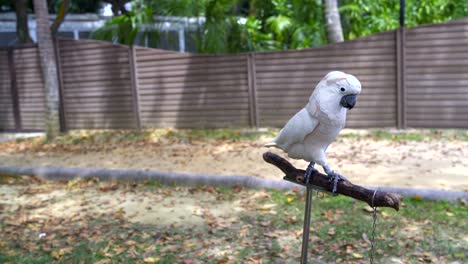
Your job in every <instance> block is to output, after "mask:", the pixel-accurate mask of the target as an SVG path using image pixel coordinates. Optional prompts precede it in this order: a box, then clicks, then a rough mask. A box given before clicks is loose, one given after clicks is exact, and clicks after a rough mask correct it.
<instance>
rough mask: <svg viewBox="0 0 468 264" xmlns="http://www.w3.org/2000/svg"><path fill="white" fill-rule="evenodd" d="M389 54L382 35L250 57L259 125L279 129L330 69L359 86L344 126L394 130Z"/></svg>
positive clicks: (390, 36)
mask: <svg viewBox="0 0 468 264" xmlns="http://www.w3.org/2000/svg"><path fill="white" fill-rule="evenodd" d="M395 52H396V51H395V33H394V32H387V33H383V34H377V35H374V36H371V37H366V38H363V39H360V40H357V41H350V42H346V43H340V44H335V45H329V46H325V47H322V48H317V49H308V50H300V51H287V52H275V53H258V54H256V55H255V57H256V58H255V61H256V69H257V73H256V74H257V93H258V111H259V116H260V126H282V125H284V124H285V122H287V121H288V119H289V118H290V117H291V116H292V115H294V113H295V112H297V110H298V109H300V108H302V107H304V105H305V104H306V103H307V101H308V98H309V96H310V94H311V93H312V91H313V90H314V88H315V86H316V84H317V83H318V82H319V81H320V80H321V79H322V78H323V77H324V76H325V75H326V74H327V73H328V72H330V71H333V70H340V71H344V72H347V73H351V74H353V75H355V76H357V77H358V79H359V80H360V81H361V83H362V86H363V90H362V94H361V95H360V96H359V99H358V104H357V105H356V108H355V109H353V110H352V111H349V112H348V120H347V125H348V126H350V127H392V126H395V125H396V114H395V112H396V83H395V76H396V63H395V61H396V60H395Z"/></svg>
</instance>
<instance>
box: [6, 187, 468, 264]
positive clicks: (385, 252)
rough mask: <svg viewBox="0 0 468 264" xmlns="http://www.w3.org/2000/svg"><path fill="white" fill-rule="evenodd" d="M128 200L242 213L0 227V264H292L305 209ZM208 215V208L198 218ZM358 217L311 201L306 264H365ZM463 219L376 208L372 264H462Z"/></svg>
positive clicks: (242, 197)
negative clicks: (181, 220) (209, 218)
mask: <svg viewBox="0 0 468 264" xmlns="http://www.w3.org/2000/svg"><path fill="white" fill-rule="evenodd" d="M86 188H91V187H86ZM122 188H123V187H122ZM175 188H177V189H175ZM54 189H57V188H54ZM131 190H132V192H138V191H139V190H142V191H143V190H144V191H148V190H150V191H151V190H154V191H170V192H171V193H172V195H175V194H176V193H177V192H184V190H187V192H186V193H198V194H203V195H207V196H210V195H211V196H213V197H215V199H214V201H216V203H219V202H228V203H230V202H232V203H233V204H234V203H235V202H239V201H240V202H241V203H240V204H241V205H242V206H243V208H244V209H245V210H244V211H242V212H241V213H239V215H238V216H237V218H235V219H234V220H233V221H232V222H230V223H228V224H226V223H224V224H223V223H222V219H221V220H218V223H215V224H213V223H211V224H205V225H201V226H190V225H189V224H187V225H171V226H161V225H158V223H157V222H155V223H154V224H139V223H132V222H128V221H126V220H125V219H124V218H122V217H116V216H113V215H109V214H102V215H85V216H83V217H82V218H80V219H78V220H77V219H75V220H73V221H72V220H70V219H63V222H61V224H60V226H53V227H50V226H47V222H46V223H43V224H42V225H40V224H39V225H38V224H26V225H24V226H11V225H9V224H7V223H5V222H4V219H2V218H0V232H1V233H0V243H1V247H0V263H142V262H144V261H146V262H149V263H151V262H154V263H183V261H189V260H195V261H196V262H197V261H198V262H202V263H225V262H223V261H226V263H246V262H248V261H253V260H260V259H261V260H263V261H264V263H276V262H278V261H285V263H297V262H298V259H299V256H300V243H301V229H302V224H303V222H302V220H303V208H304V194H303V193H301V192H284V191H277V190H269V191H263V190H246V189H242V188H230V187H222V188H213V187H197V188H187V187H165V186H160V185H158V184H153V183H151V182H148V183H145V184H143V185H138V186H137V187H135V186H133V187H132V189H131ZM258 194H261V195H258ZM252 197H255V198H252ZM154 206H158V205H157V204H155V205H154ZM210 206H211V204H210V203H207V204H206V205H205V208H208V209H209V208H210ZM365 207H366V205H365V204H364V203H362V202H359V201H355V200H352V199H349V198H347V197H343V196H338V197H330V196H325V197H317V196H315V195H314V197H313V207H312V225H311V227H312V231H311V244H310V250H311V251H310V252H309V256H310V257H311V262H314V263H331V262H342V263H352V262H367V260H366V259H367V258H368V251H369V244H368V241H367V240H366V239H365V237H366V236H367V237H368V238H370V236H371V227H372V213H371V212H369V211H367V210H364V208H365ZM259 208H260V209H259ZM262 208H263V209H262ZM265 208H266V209H265ZM175 209H176V208H175ZM187 213H188V214H190V213H191V212H187ZM466 219H468V210H467V209H466V205H465V203H464V202H447V201H429V200H422V199H421V198H419V197H414V198H407V199H404V200H403V206H402V207H401V209H400V211H399V212H396V211H394V210H393V209H389V208H379V211H378V219H377V239H376V243H377V245H376V260H377V263H391V261H390V260H391V259H392V258H393V259H399V260H401V261H404V262H405V261H406V262H405V263H418V262H420V261H428V260H429V259H431V260H432V261H434V262H436V263H447V262H452V261H459V262H460V263H462V262H464V261H466V256H465V254H466V253H465V252H467V251H468V244H467V241H466ZM207 223H208V222H207ZM45 227H47V228H52V229H53V230H54V231H53V232H52V231H50V233H49V234H48V236H50V235H52V234H53V235H54V237H53V239H49V240H41V239H38V238H37V234H38V233H39V232H41V231H40V230H42V228H45Z"/></svg>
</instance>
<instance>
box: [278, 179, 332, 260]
mask: <svg viewBox="0 0 468 264" xmlns="http://www.w3.org/2000/svg"><path fill="white" fill-rule="evenodd" d="M283 180H286V181H289V182H292V183H295V184H298V185H302V186H305V187H306V190H307V191H306V197H305V202H306V204H305V208H304V228H303V230H302V249H301V264H307V249H308V248H309V233H310V214H311V211H312V192H313V190H317V191H319V192H324V193H329V194H331V195H333V196H336V195H337V194H336V193H331V192H329V191H327V190H325V189H323V188H321V187H318V186H315V185H313V184H310V183H309V184H305V183H303V182H299V181H296V180H294V179H291V178H288V177H287V176H285V177H284V178H283Z"/></svg>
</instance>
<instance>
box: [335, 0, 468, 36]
mask: <svg viewBox="0 0 468 264" xmlns="http://www.w3.org/2000/svg"><path fill="white" fill-rule="evenodd" d="M399 10H400V2H399V1H394V0H384V1H372V0H344V1H342V2H341V6H340V8H339V11H340V15H341V20H342V24H343V32H344V37H345V39H347V40H350V39H354V38H358V37H362V36H366V35H370V34H374V33H378V32H382V31H387V30H392V29H396V28H398V27H399V17H400V13H399V12H400V11H399ZM464 16H468V2H467V1H460V0H407V1H406V12H405V20H406V26H409V27H413V26H418V25H422V24H428V23H441V22H445V21H449V20H453V19H456V18H460V17H464Z"/></svg>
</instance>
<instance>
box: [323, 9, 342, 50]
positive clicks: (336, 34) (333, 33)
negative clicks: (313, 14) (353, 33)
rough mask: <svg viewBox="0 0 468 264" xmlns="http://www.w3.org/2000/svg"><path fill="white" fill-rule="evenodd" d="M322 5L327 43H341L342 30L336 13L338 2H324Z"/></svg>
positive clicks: (338, 14) (338, 15)
mask: <svg viewBox="0 0 468 264" xmlns="http://www.w3.org/2000/svg"><path fill="white" fill-rule="evenodd" d="M324 4H325V21H326V29H327V39H328V43H335V42H342V41H343V29H342V28H341V20H340V13H339V12H338V0H325V1H324Z"/></svg>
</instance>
